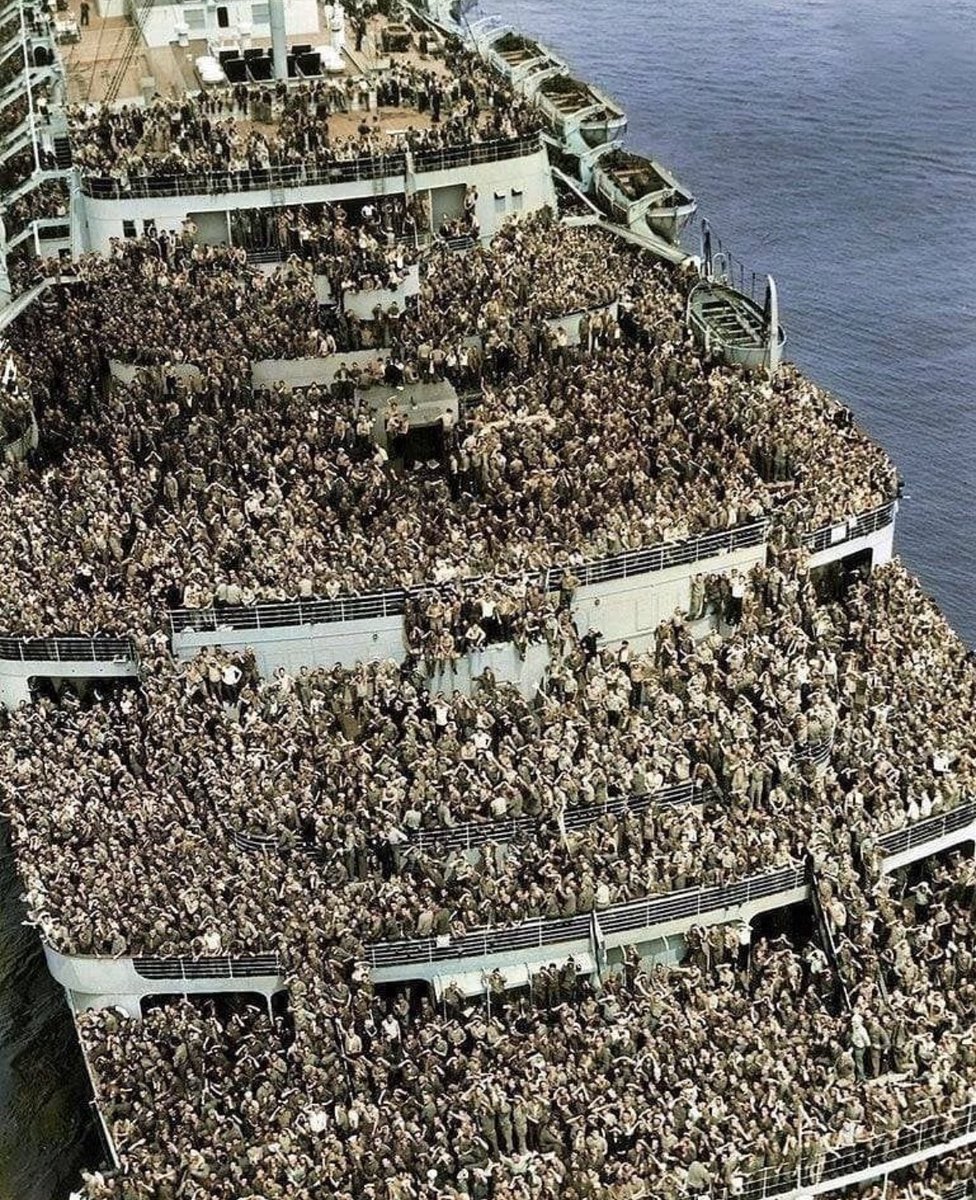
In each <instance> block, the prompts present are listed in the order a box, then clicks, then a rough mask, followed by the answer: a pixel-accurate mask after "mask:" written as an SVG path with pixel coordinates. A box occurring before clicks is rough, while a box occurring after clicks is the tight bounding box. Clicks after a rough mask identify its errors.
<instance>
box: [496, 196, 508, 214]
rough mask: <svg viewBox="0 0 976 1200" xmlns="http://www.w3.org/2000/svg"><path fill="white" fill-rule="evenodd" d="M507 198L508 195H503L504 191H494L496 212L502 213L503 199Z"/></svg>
mask: <svg viewBox="0 0 976 1200" xmlns="http://www.w3.org/2000/svg"><path fill="white" fill-rule="evenodd" d="M507 199H508V197H507V196H506V195H505V193H504V192H496V193H495V212H496V213H503V212H504V211H505V201H506V200H507Z"/></svg>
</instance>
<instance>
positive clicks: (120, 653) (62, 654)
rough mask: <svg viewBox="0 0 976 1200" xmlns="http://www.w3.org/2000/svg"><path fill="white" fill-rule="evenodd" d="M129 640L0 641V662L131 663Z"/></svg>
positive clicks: (134, 654)
mask: <svg viewBox="0 0 976 1200" xmlns="http://www.w3.org/2000/svg"><path fill="white" fill-rule="evenodd" d="M135 658H136V652H135V647H134V646H133V644H132V642H131V641H130V639H129V638H108V637H106V638H100V637H91V638H86V637H51V638H18V637H0V659H5V660H6V661H8V662H63V663H79V662H134V661H135Z"/></svg>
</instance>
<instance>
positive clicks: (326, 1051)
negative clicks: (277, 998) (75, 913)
mask: <svg viewBox="0 0 976 1200" xmlns="http://www.w3.org/2000/svg"><path fill="white" fill-rule="evenodd" d="M841 857H842V856H841ZM848 869H851V870H853V868H852V867H850V864H849V865H848ZM929 874H931V881H929V880H927V879H924V878H923V879H922V880H921V881H919V882H917V883H914V886H913V881H911V880H908V881H906V883H907V885H908V886H907V887H906V889H905V894H904V895H903V897H902V898H900V899H897V898H895V896H894V894H893V893H894V892H895V891H896V888H895V887H894V886H892V885H890V884H889V885H888V887H887V891H888V892H889V893H892V894H891V895H890V896H889V901H890V902H889V903H885V901H884V900H883V897H882V896H880V895H879V896H878V897H877V898H876V900H875V902H874V904H875V907H874V908H873V909H872V912H871V917H872V919H871V920H868V919H867V917H866V918H865V919H864V920H863V921H862V927H861V938H862V941H863V943H864V945H865V946H869V945H870V946H874V947H875V948H876V949H877V950H878V951H879V953H880V955H881V956H882V957H884V955H885V954H887V949H886V948H885V947H886V946H887V944H888V943H890V942H894V943H895V944H901V940H902V939H906V938H907V940H908V941H909V943H910V947H911V949H912V950H914V951H915V954H916V955H917V956H919V957H922V958H924V960H925V965H924V966H922V968H921V969H922V972H923V974H926V975H927V976H928V978H927V979H926V980H925V984H924V985H921V984H920V985H913V984H912V983H911V982H909V981H905V980H901V979H896V978H895V977H894V976H892V977H891V978H890V979H889V986H888V988H887V990H886V991H885V992H884V993H882V992H881V991H880V990H879V989H878V988H871V987H868V986H865V987H864V989H863V991H862V994H861V995H860V996H859V998H858V1000H857V1004H856V1006H855V1007H854V1008H853V1011H848V1009H847V1008H846V1007H845V1005H843V1004H842V1003H841V1002H840V1000H839V998H838V997H839V992H838V988H837V979H836V974H835V969H834V967H833V966H832V965H831V964H830V962H829V961H828V958H827V956H826V955H825V954H824V952H823V949H822V948H821V947H820V946H819V945H818V944H817V942H816V941H815V940H813V939H811V938H809V937H808V936H806V935H804V934H803V933H802V932H800V931H797V932H794V933H793V934H792V935H791V936H790V937H786V936H778V937H773V936H769V937H762V938H758V939H757V940H756V941H755V943H754V944H753V945H751V946H750V947H749V949H748V952H747V953H746V954H743V953H742V951H741V947H740V944H739V939H738V938H737V936H735V933H734V931H730V932H731V933H732V936H730V937H726V938H725V939H724V941H717V942H716V943H715V946H714V948H713V950H712V951H711V952H710V953H709V954H708V955H707V956H706V957H705V958H701V956H698V955H692V956H689V959H688V960H687V961H685V962H684V963H683V964H681V965H678V966H674V967H665V966H663V965H660V964H658V965H656V966H654V967H648V965H647V964H646V963H644V962H642V961H641V959H640V958H639V957H638V955H637V954H636V952H633V951H628V952H627V953H626V954H625V956H624V959H623V962H622V963H621V964H620V965H619V967H617V968H616V970H614V971H611V972H608V973H605V974H604V975H603V977H602V978H601V980H600V983H599V986H598V987H595V986H594V983H593V982H592V981H591V980H590V979H587V978H585V977H582V976H580V975H578V972H577V967H576V965H575V964H574V963H573V961H572V959H570V960H568V961H566V962H565V963H562V964H554V965H553V966H552V967H550V968H543V969H542V970H541V971H540V972H539V973H538V974H537V975H536V977H535V979H534V980H533V981H532V984H531V987H530V989H529V990H528V991H527V992H526V991H521V992H515V993H505V992H503V991H502V990H501V988H500V987H499V986H498V985H493V984H492V982H491V981H489V992H490V994H489V996H488V997H487V998H485V999H481V1000H474V1001H470V1000H466V999H464V998H463V997H461V996H460V994H459V993H453V992H451V991H450V990H449V991H448V993H447V994H446V995H445V997H444V1001H443V1004H442V1005H440V1006H438V1007H435V1006H434V1005H433V1004H432V1003H431V1001H430V1000H429V999H427V998H426V997H418V996H417V994H416V993H415V992H412V991H410V990H407V989H398V988H391V987H374V986H372V985H371V983H370V981H369V978H368V976H367V975H365V974H364V973H363V972H362V970H361V969H360V968H359V967H358V965H357V964H356V963H355V961H353V960H348V959H346V958H344V957H342V956H337V957H335V958H332V959H331V960H328V961H318V962H316V963H315V964H314V966H309V967H296V968H295V969H294V970H293V972H292V973H291V974H290V976H289V980H288V982H289V994H288V1005H287V1011H285V1012H282V1011H281V1010H280V1009H279V1011H278V1012H277V1013H276V1015H275V1016H273V1017H269V1015H268V1014H267V1013H266V1012H264V1011H261V1010H259V1009H257V1008H253V1007H237V1008H235V1009H234V1010H233V1011H229V1012H228V1011H226V1010H224V1011H221V1010H218V1009H217V1008H215V1007H213V1006H211V1005H204V1006H203V1007H202V1008H201V1007H199V1006H195V1005H193V1004H192V1003H190V1002H188V1001H186V1000H184V1001H173V1002H170V1003H169V1004H167V1005H166V1006H164V1007H160V1008H154V1009H152V1010H151V1011H149V1012H148V1013H147V1014H146V1015H145V1017H144V1019H143V1021H142V1022H138V1021H134V1020H132V1019H130V1018H126V1017H123V1016H121V1015H119V1014H116V1013H112V1012H107V1013H106V1012H102V1013H98V1014H86V1015H84V1016H82V1018H81V1029H82V1036H83V1039H84V1042H85V1045H86V1047H87V1050H88V1053H89V1055H90V1058H91V1061H92V1064H93V1068H94V1071H95V1074H96V1077H97V1080H98V1083H97V1087H98V1091H99V1095H100V1099H101V1101H102V1105H103V1111H104V1112H105V1114H106V1117H107V1119H108V1122H109V1128H110V1130H111V1131H112V1133H113V1135H114V1137H115V1139H116V1144H117V1145H118V1147H119V1149H120V1151H121V1153H122V1156H123V1161H124V1164H125V1166H124V1170H123V1172H122V1173H121V1174H120V1175H119V1176H117V1177H115V1178H105V1177H104V1176H102V1175H100V1174H93V1175H89V1176H88V1178H87V1180H86V1188H87V1195H88V1196H89V1197H90V1200H109V1198H110V1197H115V1196H119V1195H121V1194H123V1191H122V1189H129V1194H132V1195H133V1196H136V1197H142V1196H146V1197H148V1196H153V1197H167V1196H175V1195H177V1194H179V1193H178V1190H177V1188H178V1187H180V1188H182V1189H183V1194H186V1195H187V1196H188V1197H190V1198H191V1200H196V1197H200V1198H201V1200H202V1198H203V1197H206V1198H207V1200H217V1198H220V1197H227V1198H228V1200H230V1198H231V1197H236V1196H240V1195H250V1194H260V1195H263V1196H272V1197H282V1198H284V1197H288V1198H289V1200H291V1198H294V1200H301V1198H302V1197H314V1196H317V1195H319V1194H321V1193H322V1192H323V1191H328V1193H329V1194H330V1195H335V1196H337V1197H347V1196H348V1197H350V1200H351V1198H352V1197H354V1196H355V1197H358V1196H370V1197H375V1198H376V1200H413V1198H415V1197H416V1198H420V1197H431V1198H433V1197H435V1196H437V1197H451V1198H452V1200H487V1198H488V1197H492V1198H494V1197H504V1198H506V1200H516V1198H523V1197H525V1198H528V1197H534V1198H539V1200H548V1198H550V1197H552V1198H555V1197H557V1196H558V1197H560V1198H562V1197H573V1198H576V1197H579V1198H584V1197H585V1198H590V1197H598V1196H609V1197H614V1198H619V1200H643V1198H645V1197H648V1198H649V1197H656V1198H657V1197H663V1198H665V1200H677V1198H678V1197H681V1196H687V1195H693V1196H694V1195H699V1196H711V1197H734V1196H735V1195H737V1194H740V1193H741V1192H742V1190H743V1188H744V1187H745V1185H746V1184H747V1182H748V1181H749V1180H750V1179H751V1178H753V1177H755V1176H757V1175H758V1174H759V1173H760V1172H763V1171H771V1172H784V1173H785V1174H786V1178H787V1179H788V1180H789V1181H790V1182H789V1183H781V1184H780V1187H779V1190H788V1189H789V1187H791V1186H793V1185H794V1184H795V1183H796V1182H797V1181H798V1180H802V1181H803V1182H805V1183H807V1184H808V1185H811V1186H815V1185H816V1183H817V1182H818V1181H819V1180H820V1178H821V1177H822V1175H823V1173H824V1171H825V1169H826V1167H827V1166H828V1165H829V1164H830V1163H831V1161H832V1156H833V1155H835V1154H838V1153H840V1154H842V1153H844V1152H845V1151H856V1150H857V1148H859V1147H860V1146H862V1145H863V1144H865V1143H867V1142H870V1141H872V1140H875V1139H877V1140H879V1141H880V1142H882V1143H883V1142H885V1141H887V1140H889V1139H893V1138H894V1137H896V1135H897V1134H898V1133H899V1131H901V1130H904V1129H906V1127H909V1126H911V1125H912V1124H913V1123H915V1122H918V1121H924V1120H926V1119H927V1118H932V1117H937V1116H939V1115H941V1114H944V1113H951V1112H953V1111H955V1110H959V1109H962V1108H963V1107H964V1106H966V1105H969V1104H972V1103H973V1102H974V1101H976V1053H974V1045H973V1032H972V999H973V995H974V989H976V979H974V970H973V964H974V954H973V947H974V942H973V933H972V922H971V910H972V905H973V902H974V898H976V887H974V883H976V880H974V878H973V872H972V866H971V864H970V863H968V862H965V863H958V862H956V863H953V864H950V865H948V866H946V867H936V868H935V869H934V870H932V871H931V872H930V873H929ZM134 1064H138V1065H137V1066H134ZM955 1162H958V1164H959V1166H960V1168H961V1169H960V1171H959V1173H958V1174H957V1173H956V1171H955ZM955 1162H953V1161H952V1160H949V1161H943V1162H942V1163H941V1164H940V1166H939V1167H937V1168H935V1169H930V1170H929V1171H927V1172H925V1171H924V1170H922V1169H915V1170H914V1171H913V1172H911V1175H915V1176H917V1175H918V1174H924V1175H927V1177H928V1178H929V1179H930V1180H931V1181H933V1182H935V1181H937V1180H938V1179H939V1178H940V1177H941V1178H946V1177H948V1178H950V1179H960V1178H961V1179H963V1180H965V1179H966V1178H967V1176H968V1174H969V1173H970V1172H971V1162H970V1159H969V1156H968V1155H967V1154H965V1153H962V1154H960V1155H959V1156H957V1158H956V1160H955ZM774 1194H775V1189H774ZM886 1194H890V1192H888V1193H886ZM895 1194H904V1195H905V1196H911V1197H920V1196H924V1195H926V1194H927V1193H926V1192H924V1191H921V1190H919V1188H918V1187H917V1186H916V1184H915V1183H914V1182H909V1183H908V1184H907V1185H906V1190H905V1191H904V1192H896V1193H895ZM931 1194H939V1193H938V1192H937V1191H936V1192H934V1193H931Z"/></svg>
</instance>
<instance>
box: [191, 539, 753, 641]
mask: <svg viewBox="0 0 976 1200" xmlns="http://www.w3.org/2000/svg"><path fill="white" fill-rule="evenodd" d="M767 529H768V522H766V521H765V520H759V521H750V522H748V523H747V524H744V525H735V526H733V527H732V528H731V529H721V530H716V531H713V532H711V533H704V534H701V535H699V536H697V537H691V538H684V539H682V540H681V541H674V542H661V543H659V544H658V545H656V546H649V547H647V548H645V549H642V550H629V551H627V552H625V553H623V554H615V555H612V556H610V557H608V558H600V559H593V560H591V561H590V562H584V563H579V564H578V565H577V564H573V565H571V566H570V565H565V566H554V567H550V568H548V570H544V571H538V572H534V573H532V574H531V575H530V579H531V580H532V581H533V582H535V583H538V584H541V585H542V586H544V587H545V588H546V590H547V591H558V589H559V588H560V586H561V585H562V581H563V578H564V577H565V576H566V575H568V574H570V573H572V575H573V576H574V577H575V578H576V579H578V580H579V584H580V586H586V585H588V584H594V583H606V582H609V581H611V580H615V579H631V578H634V577H635V576H638V575H646V574H650V573H652V572H655V571H663V570H667V568H669V567H675V566H687V565H690V564H692V563H696V562H701V561H703V560H704V559H708V558H715V557H717V556H718V555H720V554H728V553H731V552H733V551H735V550H741V549H748V548H751V547H754V546H760V545H762V544H763V542H764V541H765V540H766V532H767ZM480 578H481V577H474V578H471V579H463V580H452V581H451V582H450V583H446V584H442V585H436V584H425V585H423V586H419V587H415V588H411V589H409V591H408V590H406V589H398V590H395V591H387V592H362V593H359V594H354V595H350V596H342V597H338V598H336V599H335V600H317V599H313V600H294V601H280V602H277V601H271V602H262V603H259V604H253V605H247V606H243V605H242V606H227V607H224V608H177V609H171V610H170V612H169V626H170V633H171V634H173V633H182V632H184V631H189V632H194V633H200V632H208V633H211V632H215V631H216V630H218V629H270V628H279V627H281V626H284V625H311V624H319V623H327V622H332V621H359V620H364V619H376V618H377V617H387V616H398V615H400V614H402V613H403V612H404V611H405V608H406V599H407V596H408V595H420V594H423V593H429V592H430V591H431V590H432V589H433V588H435V587H438V586H439V587H442V588H444V589H449V588H454V587H457V586H458V585H459V584H460V585H468V586H470V585H473V584H477V583H478V582H479V581H480Z"/></svg>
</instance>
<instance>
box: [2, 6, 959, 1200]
mask: <svg viewBox="0 0 976 1200" xmlns="http://www.w3.org/2000/svg"><path fill="white" fill-rule="evenodd" d="M481 12H497V13H498V14H499V15H500V16H502V17H503V18H504V19H505V20H506V21H507V22H508V23H509V24H512V25H514V26H516V27H521V28H522V29H524V31H525V32H527V33H530V34H533V35H535V36H537V37H539V38H541V39H542V40H543V41H546V42H547V43H549V44H550V45H551V46H552V47H553V48H554V49H556V50H558V51H559V52H560V53H561V54H562V55H563V57H565V58H567V59H568V60H569V61H570V63H571V64H572V65H573V66H574V67H576V68H577V69H578V71H579V73H581V74H582V75H583V76H584V77H586V78H588V79H590V80H592V81H594V82H596V83H599V84H601V85H602V86H603V87H604V88H605V89H606V90H608V91H610V92H611V93H613V94H614V95H615V96H616V97H617V99H618V100H620V101H621V103H622V104H623V106H624V107H625V108H626V110H627V112H628V113H629V116H630V132H629V135H628V137H629V142H630V145H631V146H632V147H633V148H634V149H636V150H638V151H640V152H642V153H645V154H649V155H651V156H653V157H654V158H657V159H659V160H660V161H662V162H663V163H665V164H666V165H667V166H669V167H672V168H673V169H674V170H675V171H676V172H677V173H678V175H679V177H680V178H681V179H682V180H684V181H686V182H687V183H688V184H689V185H690V186H691V187H692V189H693V190H694V192H695V194H696V195H697V196H698V198H699V201H700V205H701V210H702V212H703V213H704V214H705V215H706V216H707V217H708V218H709V219H710V221H711V224H712V226H713V229H714V230H715V232H716V234H717V235H718V236H719V237H721V239H722V241H723V243H724V244H726V245H727V246H729V247H731V249H732V250H733V252H734V253H735V255H736V256H737V258H738V259H740V260H741V261H742V262H743V263H744V264H746V267H747V270H748V272H749V273H751V272H752V271H757V272H766V271H769V272H772V273H773V274H774V275H775V277H776V279H777V281H778V283H779V288H780V298H781V303H782V306H783V318H784V323H785V325H786V328H787V333H788V336H789V343H788V349H789V353H790V355H791V357H793V358H794V359H795V360H796V361H797V362H798V363H799V364H800V365H801V366H802V367H803V368H804V369H805V370H806V371H808V372H809V374H811V375H812V376H813V377H814V378H815V379H817V380H818V381H819V382H820V383H821V384H823V385H824V386H826V387H828V388H830V389H831V390H833V391H834V392H836V393H837V394H838V395H839V396H841V397H842V398H844V399H845V400H846V401H847V403H849V404H850V405H851V407H852V408H853V409H854V411H855V412H856V413H857V415H858V416H859V418H860V419H861V421H862V422H863V423H864V424H865V425H866V426H867V428H868V429H869V430H870V431H871V433H872V434H873V435H874V436H875V437H877V438H878V439H879V440H880V441H881V442H883V444H884V445H885V446H886V447H887V448H888V450H889V451H890V453H891V454H892V455H893V456H894V458H895V459H896V461H897V463H898V465H899V467H900V468H901V471H902V474H903V476H904V478H905V481H906V489H905V490H906V497H905V500H904V503H903V505H902V510H901V513H900V514H899V518H898V535H897V539H898V548H899V550H900V552H901V554H902V555H903V557H904V558H905V559H906V560H907V562H908V563H909V565H910V566H911V567H912V568H913V569H914V570H915V571H917V572H918V574H919V575H920V576H921V577H922V579H923V581H924V583H925V585H926V587H927V588H928V589H929V590H930V591H931V592H933V593H934V594H935V596H936V597H937V598H938V600H939V602H940V603H941V605H942V606H943V608H944V609H945V610H946V612H947V613H948V614H949V616H950V618H951V620H952V622H953V624H954V625H955V626H956V628H957V629H958V630H959V631H960V633H962V634H963V636H964V637H965V638H966V639H967V640H968V641H969V642H970V643H973V644H976V608H974V606H973V603H972V600H971V592H970V588H971V586H972V580H973V578H974V575H976V542H974V538H973V521H974V516H976V504H974V491H976V454H974V451H976V411H974V405H973V392H974V386H973V381H974V378H976V337H974V334H976V303H974V299H973V297H974V294H976V283H974V276H976V271H974V267H976V249H974V245H976V134H974V129H976V115H974V114H976V8H974V7H973V5H972V2H971V0H939V2H938V3H936V2H935V0H734V2H732V3H730V2H728V0H723V2H721V3H719V2H718V0H680V2H679V0H671V2H667V0H665V2H663V3H648V2H647V0H614V2H613V3H610V2H609V0H593V2H592V3H590V4H587V5H583V4H572V5H565V4H556V3H552V2H548V0H498V2H497V3H495V4H494V5H492V6H491V7H486V8H484V9H482V10H481ZM476 15H479V14H478V13H474V14H472V16H476ZM18 891H19V888H18V886H17V884H16V881H15V879H14V876H13V872H12V869H11V866H10V862H9V859H8V858H7V857H5V856H4V857H3V858H2V860H0V903H2V909H0V972H2V978H0V1039H2V1045H0V1200H52V1197H63V1196H64V1195H65V1194H66V1191H67V1185H66V1181H67V1180H69V1179H70V1178H71V1176H72V1173H73V1172H74V1170H75V1169H76V1167H77V1164H78V1162H79V1160H81V1159H83V1158H84V1157H85V1155H86V1154H87V1153H89V1151H88V1149H87V1147H86V1143H85V1141H84V1140H83V1139H84V1134H85V1128H86V1126H85V1124H84V1121H83V1113H80V1112H79V1111H78V1097H79V1094H80V1092H79V1088H80V1078H79V1065H78V1063H77V1059H76V1057H75V1056H74V1055H73V1052H72V1051H73V1048H72V1043H71V1031H70V1026H69V1024H68V1022H67V1019H66V1014H65V1012H64V1008H63V1005H62V1004H61V1002H60V999H59V997H58V996H57V994H56V993H55V991H54V989H53V987H52V986H51V985H50V984H49V982H48V981H47V977H46V974H45V972H44V970H43V965H42V962H41V960H40V956H39V953H38V951H37V948H36V939H34V938H33V937H32V936H31V935H30V931H29V930H23V929H22V928H21V926H20V924H19V922H20V920H21V919H22V912H21V910H20V907H19V905H18V903H17V900H16V897H17V893H18Z"/></svg>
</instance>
